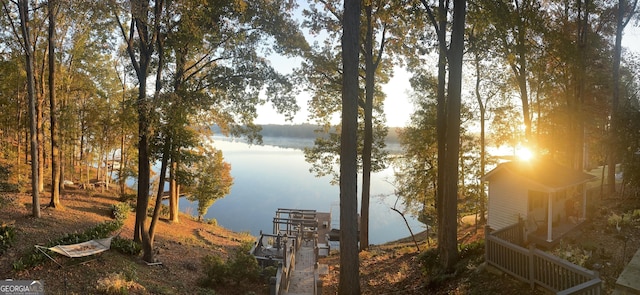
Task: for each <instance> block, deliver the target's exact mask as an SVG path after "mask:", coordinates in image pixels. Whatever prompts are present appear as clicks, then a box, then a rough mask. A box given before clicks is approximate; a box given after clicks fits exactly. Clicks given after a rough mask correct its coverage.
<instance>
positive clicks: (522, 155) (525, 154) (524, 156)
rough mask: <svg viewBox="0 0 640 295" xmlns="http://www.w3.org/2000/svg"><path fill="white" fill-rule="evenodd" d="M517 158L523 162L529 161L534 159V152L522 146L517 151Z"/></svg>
mask: <svg viewBox="0 0 640 295" xmlns="http://www.w3.org/2000/svg"><path fill="white" fill-rule="evenodd" d="M516 156H517V157H518V159H520V160H522V161H529V160H531V159H532V158H533V152H532V151H531V150H530V149H528V148H527V147H523V146H521V147H518V148H517V149H516Z"/></svg>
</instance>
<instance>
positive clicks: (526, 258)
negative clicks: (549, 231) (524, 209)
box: [485, 222, 602, 295]
mask: <svg viewBox="0 0 640 295" xmlns="http://www.w3.org/2000/svg"><path fill="white" fill-rule="evenodd" d="M522 226H523V223H522V222H520V223H518V224H516V225H514V226H510V227H507V228H504V229H501V230H498V231H495V232H491V229H490V228H489V227H487V228H486V229H485V261H486V262H487V264H488V265H490V266H493V267H496V268H497V269H499V270H501V271H504V272H505V273H508V274H510V275H512V276H514V277H516V278H517V279H519V280H521V281H524V282H527V283H529V284H530V285H531V288H535V286H536V285H538V286H540V287H543V288H545V289H547V290H549V291H551V292H553V293H555V294H562V295H565V294H566V295H568V294H585V295H599V294H601V293H602V281H601V280H600V278H599V275H598V272H595V271H591V270H588V269H585V268H583V267H581V266H578V265H575V264H573V263H571V262H569V261H566V260H563V259H561V258H558V257H556V256H553V255H551V254H549V253H546V252H544V251H541V250H539V249H536V248H535V245H533V244H531V245H529V247H528V248H525V247H523V246H522V245H523V243H522V242H523V241H524V229H523V228H522ZM517 242H520V245H518V244H516V243H517Z"/></svg>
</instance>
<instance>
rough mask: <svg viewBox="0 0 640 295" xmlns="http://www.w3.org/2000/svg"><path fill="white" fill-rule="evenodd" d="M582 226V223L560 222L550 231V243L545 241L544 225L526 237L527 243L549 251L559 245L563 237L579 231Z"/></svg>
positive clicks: (545, 231) (545, 230)
mask: <svg viewBox="0 0 640 295" xmlns="http://www.w3.org/2000/svg"><path fill="white" fill-rule="evenodd" d="M584 224H585V222H584V221H581V222H578V223H572V222H569V221H564V222H560V223H559V224H558V225H556V226H554V227H553V228H552V229H551V241H548V240H547V226H546V224H545V225H542V226H540V227H539V228H538V230H537V231H535V232H533V233H530V234H529V235H528V239H529V243H535V244H536V245H537V246H539V247H541V248H544V249H551V248H553V247H555V246H556V245H557V244H558V243H560V240H562V238H563V237H565V236H566V235H567V234H569V233H570V232H572V231H574V230H578V229H580V228H581V227H582V226H583V225H584Z"/></svg>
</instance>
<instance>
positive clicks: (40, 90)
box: [36, 57, 46, 192]
mask: <svg viewBox="0 0 640 295" xmlns="http://www.w3.org/2000/svg"><path fill="white" fill-rule="evenodd" d="M44 59H45V58H44V57H43V58H42V63H43V66H42V67H43V68H42V69H41V72H40V73H39V74H40V75H39V77H40V79H39V80H40V84H39V86H37V87H36V93H37V94H36V130H37V133H38V135H37V137H36V139H37V140H38V191H40V192H43V191H44V169H45V166H44V164H45V157H46V156H45V151H44V150H45V148H44V126H43V123H44V118H43V117H44V112H43V109H44V84H45V83H44Z"/></svg>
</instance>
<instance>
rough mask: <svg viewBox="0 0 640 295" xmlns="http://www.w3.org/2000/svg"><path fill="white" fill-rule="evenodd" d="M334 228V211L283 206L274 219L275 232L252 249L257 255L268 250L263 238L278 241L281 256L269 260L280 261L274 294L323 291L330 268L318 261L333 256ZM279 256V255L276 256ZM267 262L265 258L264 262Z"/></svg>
mask: <svg viewBox="0 0 640 295" xmlns="http://www.w3.org/2000/svg"><path fill="white" fill-rule="evenodd" d="M330 230H331V213H324V212H316V211H315V210H303V209H284V208H279V209H278V210H277V211H276V214H275V217H274V218H273V234H262V233H261V235H260V238H259V239H258V242H257V243H256V246H255V247H254V248H253V249H252V251H251V252H252V254H254V255H255V256H256V258H258V259H259V260H260V259H263V260H265V259H266V258H267V257H266V256H267V255H265V257H260V255H262V254H264V253H265V250H266V249H273V247H271V248H265V247H262V245H263V243H261V242H260V241H262V239H263V238H264V237H268V238H270V239H271V240H272V241H274V240H277V241H278V242H277V245H276V246H277V249H281V252H277V255H274V256H269V257H268V260H269V261H276V262H279V265H278V271H277V274H276V277H274V278H272V279H271V280H270V285H271V292H270V293H271V295H281V294H287V295H302V294H307V295H317V294H322V279H321V277H320V276H321V275H323V274H326V270H327V267H326V266H324V265H320V264H318V257H320V256H327V255H329V252H330V248H329V243H328V240H327V236H328V233H329V231H330ZM275 256H277V257H275ZM263 262H264V261H263Z"/></svg>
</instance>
